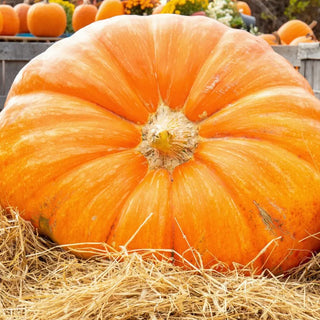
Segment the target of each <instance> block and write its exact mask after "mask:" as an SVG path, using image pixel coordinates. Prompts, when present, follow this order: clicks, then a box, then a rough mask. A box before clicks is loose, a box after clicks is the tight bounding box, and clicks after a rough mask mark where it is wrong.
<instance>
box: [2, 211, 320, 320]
mask: <svg viewBox="0 0 320 320" xmlns="http://www.w3.org/2000/svg"><path fill="white" fill-rule="evenodd" d="M109 258H110V259H105V258H103V257H96V258H94V259H90V260H81V259H79V258H76V257H75V256H74V255H73V254H71V253H68V252H66V251H65V250H63V249H62V248H59V247H57V246H55V245H54V244H53V243H51V242H50V241H49V240H47V239H44V238H42V237H39V236H37V235H36V233H35V231H34V229H33V228H32V226H31V225H30V224H29V223H26V222H24V221H23V220H22V219H21V218H20V217H19V216H18V214H17V213H16V212H15V211H13V210H11V211H9V212H8V213H5V212H4V210H1V211H0V319H28V320H31V319H46V320H51V319H151V320H155V319H188V320H189V319H209V318H210V319H219V320H222V319H263V320H266V319H285V320H288V319H299V320H303V319H310V320H314V319H320V255H318V256H316V257H314V258H313V259H312V260H311V261H310V262H308V263H307V264H306V265H304V266H303V267H300V268H299V269H296V270H294V271H292V272H291V274H290V276H289V277H288V276H287V277H284V276H282V277H273V276H271V275H269V276H248V275H247V276H245V275H244V273H243V271H239V270H236V271H230V272H229V273H227V274H219V273H218V272H214V271H209V270H201V269H197V268H195V269H194V270H189V271H186V270H183V269H181V268H179V267H174V266H172V265H171V264H170V263H169V262H168V261H165V260H164V261H157V260H152V261H150V260H149V261H146V260H144V259H142V258H141V256H139V255H138V254H122V255H121V256H120V255H119V254H118V255H116V254H113V255H110V257H109ZM120 258H121V259H120ZM120 260H121V261H120Z"/></svg>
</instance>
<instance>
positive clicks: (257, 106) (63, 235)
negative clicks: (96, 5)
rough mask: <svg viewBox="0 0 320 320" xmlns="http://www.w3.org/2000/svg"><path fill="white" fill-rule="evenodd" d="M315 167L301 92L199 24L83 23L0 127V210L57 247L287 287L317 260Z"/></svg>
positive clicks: (319, 225) (264, 55)
mask: <svg viewBox="0 0 320 320" xmlns="http://www.w3.org/2000/svg"><path fill="white" fill-rule="evenodd" d="M195 25H196V26H197V28H195V27H194V26H195ZM86 48H90V50H87V49H86ZM319 168H320V101H319V100H318V99H317V98H315V96H314V95H313V92H312V89H311V88H310V86H309V84H308V82H307V81H306V80H305V79H304V78H303V77H302V76H301V75H300V74H299V73H298V72H297V71H296V70H294V69H293V68H292V66H291V65H290V64H289V63H288V62H287V61H286V60H285V59H284V58H283V57H281V56H280V55H278V54H276V53H275V52H274V51H273V49H272V48H271V47H270V46H269V45H268V44H267V43H266V42H265V41H263V40H262V39H259V38H258V37H256V36H254V35H251V34H250V33H248V32H246V31H243V30H236V29H230V28H228V27H226V26H224V25H223V24H221V23H219V22H217V21H215V20H214V19H208V18H206V17H197V16H195V17H187V16H180V15H169V14H168V15H166V14H160V15H150V16H146V17H141V16H140V17H139V16H119V17H116V18H113V19H107V20H103V21H99V22H95V23H92V24H90V25H89V26H87V27H86V28H83V29H81V30H79V31H78V32H76V33H75V34H74V35H72V36H71V37H69V38H66V39H63V40H60V41H58V42H57V43H55V44H53V45H52V46H51V47H50V48H49V49H48V50H47V51H46V52H44V53H42V54H41V55H39V56H38V57H36V58H35V59H33V60H32V61H31V62H30V63H29V64H28V65H27V66H26V67H24V68H23V69H22V70H21V71H20V73H19V74H18V76H17V78H16V80H15V81H14V83H13V85H12V87H11V90H10V92H9V94H8V99H7V101H6V104H5V107H4V110H3V111H2V112H1V113H0V176H1V179H0V204H1V205H2V206H4V207H7V206H12V207H15V208H18V210H19V212H20V214H21V215H22V217H23V218H24V219H27V220H30V221H31V222H32V223H33V224H34V226H35V227H37V228H38V229H39V231H40V233H42V234H46V235H47V236H49V237H50V238H51V239H53V240H54V241H56V242H57V243H60V244H69V245H70V244H76V243H83V242H90V243H91V246H92V243H93V242H97V244H96V247H97V248H98V249H101V250H105V249H103V248H104V247H103V245H99V243H100V242H106V243H107V244H108V245H110V246H112V247H113V248H115V249H116V250H121V248H123V247H125V248H126V249H127V250H143V249H145V248H146V249H147V248H153V249H165V252H164V254H167V255H168V256H170V257H172V258H173V260H174V262H175V263H177V264H181V263H182V258H181V256H183V257H184V258H185V259H187V260H189V261H190V262H191V263H193V264H197V261H198V259H199V257H201V259H202V261H203V266H204V267H210V266H213V265H214V264H215V263H216V261H217V260H219V261H223V262H224V263H225V265H227V266H229V267H232V266H233V263H234V262H236V263H240V264H248V263H249V262H251V261H252V267H253V268H255V271H256V272H260V271H261V270H262V269H265V268H268V269H270V270H272V271H273V272H275V273H277V272H283V271H285V270H287V269H289V268H291V267H294V266H297V265H298V264H299V263H301V262H302V261H304V260H305V259H306V258H307V257H309V256H310V255H311V254H312V252H316V251H318V250H319V249H320V240H319V238H318V237H312V236H310V235H313V234H317V233H319V231H320V219H319V213H320V198H319V194H320V171H319V170H320V169H319ZM70 247H72V246H71V245H70ZM78 248H81V246H80V245H78ZM193 250H196V251H197V252H198V253H199V254H200V256H199V255H198V254H196V253H194V251H193ZM84 255H85V256H86V255H89V253H88V254H84Z"/></svg>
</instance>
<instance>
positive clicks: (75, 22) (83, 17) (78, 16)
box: [72, 0, 98, 31]
mask: <svg viewBox="0 0 320 320" xmlns="http://www.w3.org/2000/svg"><path fill="white" fill-rule="evenodd" d="M97 11H98V9H97V7H96V6H94V5H93V4H90V2H89V0H85V1H84V2H83V4H80V5H79V6H77V7H76V8H75V10H74V12H73V15H72V28H73V30H74V31H78V30H80V29H81V28H83V27H85V26H87V25H88V24H90V23H92V22H94V21H95V17H96V14H97Z"/></svg>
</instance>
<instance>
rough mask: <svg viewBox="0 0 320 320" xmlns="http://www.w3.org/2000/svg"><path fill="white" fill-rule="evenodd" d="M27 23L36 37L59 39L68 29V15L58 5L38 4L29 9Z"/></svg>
mask: <svg viewBox="0 0 320 320" xmlns="http://www.w3.org/2000/svg"><path fill="white" fill-rule="evenodd" d="M27 23H28V27H29V30H30V33H32V34H33V35H34V36H36V37H59V36H61V35H62V34H63V33H64V31H65V29H66V26H67V15H66V13H65V11H64V9H63V8H62V6H60V5H59V4H57V3H54V2H52V3H48V2H46V1H44V2H38V3H35V4H34V5H32V6H31V8H30V9H29V11H28V15H27Z"/></svg>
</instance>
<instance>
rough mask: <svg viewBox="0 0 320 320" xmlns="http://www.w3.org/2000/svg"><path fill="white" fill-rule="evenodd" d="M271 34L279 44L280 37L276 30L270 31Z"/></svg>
mask: <svg viewBox="0 0 320 320" xmlns="http://www.w3.org/2000/svg"><path fill="white" fill-rule="evenodd" d="M272 34H273V35H274V37H275V40H276V43H277V44H281V39H280V36H279V33H278V32H277V31H274V32H272Z"/></svg>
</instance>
